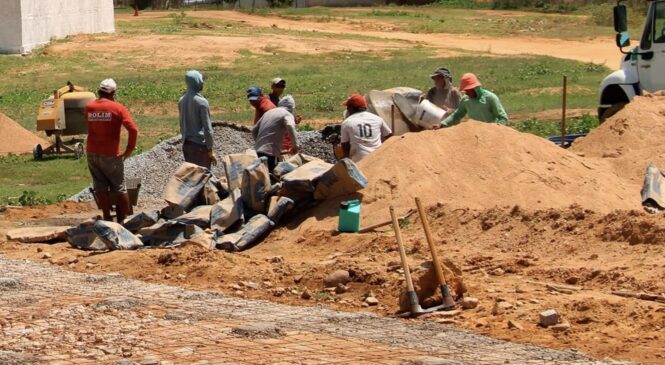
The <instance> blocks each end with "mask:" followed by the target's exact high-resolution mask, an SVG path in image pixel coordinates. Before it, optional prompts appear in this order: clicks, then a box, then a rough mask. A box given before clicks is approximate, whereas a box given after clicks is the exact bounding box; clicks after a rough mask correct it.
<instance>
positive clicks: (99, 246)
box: [65, 219, 106, 250]
mask: <svg viewBox="0 0 665 365" xmlns="http://www.w3.org/2000/svg"><path fill="white" fill-rule="evenodd" d="M95 221H96V220H95V219H88V220H86V221H84V222H83V223H81V224H79V225H78V226H76V227H72V228H70V229H68V230H67V231H65V237H66V238H67V242H69V244H70V245H71V246H72V247H75V248H79V249H81V250H106V244H105V243H104V242H103V241H102V240H101V239H99V237H97V235H96V234H95V232H93V230H92V227H93V226H94V225H95Z"/></svg>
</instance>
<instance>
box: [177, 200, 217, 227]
mask: <svg viewBox="0 0 665 365" xmlns="http://www.w3.org/2000/svg"><path fill="white" fill-rule="evenodd" d="M211 211H212V205H200V206H198V207H196V208H194V209H192V211H191V212H189V213H186V214H183V215H181V216H179V217H178V218H175V219H173V221H176V222H178V223H182V224H193V225H195V226H198V227H201V228H203V229H206V228H208V227H210V212H211Z"/></svg>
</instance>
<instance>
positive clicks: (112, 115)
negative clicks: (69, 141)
mask: <svg viewBox="0 0 665 365" xmlns="http://www.w3.org/2000/svg"><path fill="white" fill-rule="evenodd" d="M117 88H118V86H117V84H116V82H115V81H113V79H106V80H104V81H102V82H101V84H100V85H99V91H98V93H99V99H97V100H94V101H91V102H90V103H88V105H86V106H85V118H86V121H87V123H88V139H87V145H86V152H87V155H88V169H89V170H90V175H91V176H92V186H93V189H94V190H95V194H96V196H97V201H98V203H99V206H100V207H101V208H102V214H103V218H104V220H106V221H110V220H111V204H112V202H111V193H117V197H118V198H117V202H116V215H117V220H118V223H122V221H124V220H125V217H126V216H127V214H129V212H130V210H131V206H130V203H129V195H128V194H127V187H126V186H125V164H124V160H125V159H127V158H128V157H129V156H131V155H132V151H134V147H136V139H137V137H138V133H139V130H138V128H137V127H136V124H134V122H133V121H132V118H131V116H130V115H129V112H128V111H127V108H125V107H124V106H123V105H122V104H120V103H117V102H115V101H114V97H115V92H116V90H117ZM121 126H122V127H124V128H125V129H126V130H127V133H128V135H129V139H128V141H127V147H126V148H125V152H124V153H123V152H121V151H120V132H121V130H120V127H121Z"/></svg>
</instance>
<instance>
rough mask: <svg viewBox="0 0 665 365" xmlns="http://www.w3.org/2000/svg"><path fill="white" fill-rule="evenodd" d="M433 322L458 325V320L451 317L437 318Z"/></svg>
mask: <svg viewBox="0 0 665 365" xmlns="http://www.w3.org/2000/svg"><path fill="white" fill-rule="evenodd" d="M434 322H436V323H439V324H449V325H453V326H454V325H458V324H459V322H458V321H456V320H454V319H452V318H437V319H435V320H434Z"/></svg>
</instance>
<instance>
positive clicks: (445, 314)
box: [426, 309, 462, 318]
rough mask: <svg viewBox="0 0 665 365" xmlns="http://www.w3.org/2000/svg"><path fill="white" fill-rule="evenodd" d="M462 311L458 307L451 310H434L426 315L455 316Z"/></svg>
mask: <svg viewBox="0 0 665 365" xmlns="http://www.w3.org/2000/svg"><path fill="white" fill-rule="evenodd" d="M461 312H462V311H461V310H459V309H455V310H451V311H436V312H432V313H428V314H426V316H428V317H437V318H438V317H443V318H450V317H455V316H456V315H458V314H460V313H461Z"/></svg>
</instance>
